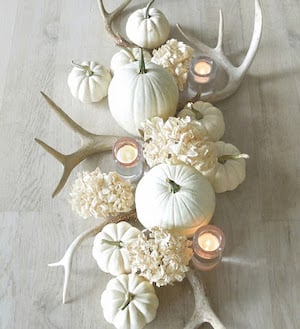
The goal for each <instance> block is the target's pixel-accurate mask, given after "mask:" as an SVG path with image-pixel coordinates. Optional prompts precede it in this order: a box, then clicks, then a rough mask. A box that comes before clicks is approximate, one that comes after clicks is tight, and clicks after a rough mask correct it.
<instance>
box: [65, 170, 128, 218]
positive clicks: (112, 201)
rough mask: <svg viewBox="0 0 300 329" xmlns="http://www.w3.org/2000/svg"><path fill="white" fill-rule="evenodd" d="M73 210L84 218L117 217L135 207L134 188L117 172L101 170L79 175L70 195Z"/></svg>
mask: <svg viewBox="0 0 300 329" xmlns="http://www.w3.org/2000/svg"><path fill="white" fill-rule="evenodd" d="M70 196H71V205H72V209H73V210H74V211H75V212H77V213H78V215H80V216H81V217H83V218H88V217H90V216H93V217H96V218H100V217H106V216H115V215H117V214H118V213H120V212H127V211H129V210H131V208H132V206H133V205H134V193H133V186H132V185H131V184H130V182H129V181H125V180H123V179H122V178H121V177H120V176H119V175H118V174H117V173H116V172H110V173H108V174H105V173H101V171H100V169H99V168H96V170H94V171H92V172H90V173H89V172H83V173H82V174H81V173H79V174H78V178H77V179H76V180H75V182H74V184H73V186H72V190H71V193H70Z"/></svg>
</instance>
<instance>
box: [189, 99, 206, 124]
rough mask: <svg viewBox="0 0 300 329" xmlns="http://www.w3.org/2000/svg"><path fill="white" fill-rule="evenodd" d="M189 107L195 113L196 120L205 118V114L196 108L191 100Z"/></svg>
mask: <svg viewBox="0 0 300 329" xmlns="http://www.w3.org/2000/svg"><path fill="white" fill-rule="evenodd" d="M187 108H188V109H189V110H191V111H192V112H193V113H194V114H195V117H196V120H202V119H203V114H202V113H201V112H199V111H197V110H196V109H195V108H194V106H193V103H191V102H189V103H187Z"/></svg>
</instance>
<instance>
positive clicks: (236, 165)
mask: <svg viewBox="0 0 300 329" xmlns="http://www.w3.org/2000/svg"><path fill="white" fill-rule="evenodd" d="M216 147H217V154H218V163H217V165H216V170H215V172H214V175H213V176H212V177H210V182H211V183H212V185H213V188H214V190H215V192H217V193H222V192H226V191H232V190H234V189H235V188H236V187H237V186H238V185H239V184H241V183H242V182H243V181H244V179H245V177H246V161H245V160H244V159H248V158H249V155H248V154H241V153H240V151H239V150H238V148H237V147H235V146H234V145H232V144H229V143H224V142H222V141H219V142H216Z"/></svg>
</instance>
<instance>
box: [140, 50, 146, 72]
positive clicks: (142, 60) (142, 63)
mask: <svg viewBox="0 0 300 329" xmlns="http://www.w3.org/2000/svg"><path fill="white" fill-rule="evenodd" d="M145 73H147V70H146V66H145V59H144V52H143V48H140V72H139V74H145Z"/></svg>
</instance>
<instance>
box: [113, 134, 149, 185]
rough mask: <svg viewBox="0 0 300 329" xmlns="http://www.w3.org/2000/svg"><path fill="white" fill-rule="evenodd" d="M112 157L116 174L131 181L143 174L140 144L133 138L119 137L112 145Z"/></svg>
mask: <svg viewBox="0 0 300 329" xmlns="http://www.w3.org/2000/svg"><path fill="white" fill-rule="evenodd" d="M112 153H113V159H114V163H115V168H116V171H117V172H118V174H119V175H120V176H121V177H123V178H124V179H128V180H130V181H131V182H135V181H137V180H138V179H139V178H141V176H142V175H143V170H144V158H143V151H142V145H141V144H140V143H139V142H138V141H137V140H136V139H134V138H131V137H121V138H119V139H118V140H117V141H116V143H115V145H114V147H113V151H112Z"/></svg>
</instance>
